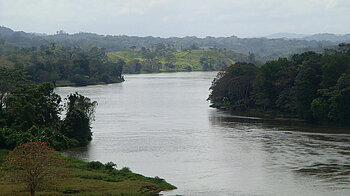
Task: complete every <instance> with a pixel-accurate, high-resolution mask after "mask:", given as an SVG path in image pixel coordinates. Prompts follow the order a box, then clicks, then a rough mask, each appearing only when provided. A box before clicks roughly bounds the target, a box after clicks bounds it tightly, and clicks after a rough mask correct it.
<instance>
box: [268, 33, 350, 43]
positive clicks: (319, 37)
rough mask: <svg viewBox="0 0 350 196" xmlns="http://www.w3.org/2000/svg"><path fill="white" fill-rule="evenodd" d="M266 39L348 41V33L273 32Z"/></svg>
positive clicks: (349, 36) (349, 38) (349, 40)
mask: <svg viewBox="0 0 350 196" xmlns="http://www.w3.org/2000/svg"><path fill="white" fill-rule="evenodd" d="M265 38H268V39H297V40H306V41H329V42H336V43H339V42H350V34H343V35H337V34H332V33H319V34H314V35H306V34H296V33H275V34H271V35H267V36H265Z"/></svg>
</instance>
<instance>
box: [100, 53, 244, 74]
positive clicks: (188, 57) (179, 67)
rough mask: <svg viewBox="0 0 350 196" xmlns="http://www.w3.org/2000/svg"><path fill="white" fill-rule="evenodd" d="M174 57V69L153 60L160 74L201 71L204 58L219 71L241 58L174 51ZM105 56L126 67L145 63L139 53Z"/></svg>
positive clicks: (233, 55)
mask: <svg viewBox="0 0 350 196" xmlns="http://www.w3.org/2000/svg"><path fill="white" fill-rule="evenodd" d="M172 54H173V56H174V57H175V58H174V59H173V60H172V64H173V65H174V68H168V67H166V65H165V64H166V58H165V57H162V56H161V57H159V56H156V57H155V58H154V59H155V60H156V61H158V62H160V63H161V64H162V67H161V68H160V69H159V71H160V72H166V71H203V65H202V64H201V61H200V59H201V58H206V59H210V60H211V62H212V64H213V69H214V70H221V68H223V67H225V66H228V65H231V64H234V63H235V59H238V58H243V57H241V56H240V54H237V53H233V52H222V51H219V50H201V49H198V50H187V51H176V52H172ZM107 56H108V57H109V59H110V60H112V61H117V60H118V59H121V60H123V61H125V62H126V63H127V64H126V66H128V62H131V61H135V60H138V61H140V62H141V63H142V62H145V61H146V59H144V58H143V56H142V52H141V51H133V50H123V51H119V52H109V53H107Z"/></svg>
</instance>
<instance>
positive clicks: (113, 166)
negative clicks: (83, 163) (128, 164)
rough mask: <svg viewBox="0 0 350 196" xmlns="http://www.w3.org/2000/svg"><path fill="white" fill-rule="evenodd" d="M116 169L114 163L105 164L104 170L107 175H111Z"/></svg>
mask: <svg viewBox="0 0 350 196" xmlns="http://www.w3.org/2000/svg"><path fill="white" fill-rule="evenodd" d="M116 168H117V164H115V163H113V162H111V161H110V162H108V163H106V164H105V169H106V170H107V171H108V172H109V173H112V172H113V171H114V170H115V169H116Z"/></svg>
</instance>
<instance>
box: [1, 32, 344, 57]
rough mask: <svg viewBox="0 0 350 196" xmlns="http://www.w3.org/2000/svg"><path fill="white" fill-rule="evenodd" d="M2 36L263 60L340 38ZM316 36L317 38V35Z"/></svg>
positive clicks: (22, 41)
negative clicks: (213, 51)
mask: <svg viewBox="0 0 350 196" xmlns="http://www.w3.org/2000/svg"><path fill="white" fill-rule="evenodd" d="M0 39H2V40H4V41H5V42H7V43H10V44H14V45H17V46H40V45H49V44H50V43H57V44H60V45H65V46H73V47H82V48H86V47H92V46H96V47H102V48H106V49H107V51H110V52H116V51H121V50H124V49H129V48H130V47H136V48H138V49H140V48H142V47H145V48H152V47H153V46H154V45H156V44H158V43H162V44H165V45H167V44H169V45H173V46H174V47H175V48H176V49H177V50H180V49H183V48H188V47H190V46H192V45H193V44H195V45H197V46H198V47H201V48H208V47H216V48H220V49H227V50H233V51H235V52H237V53H242V54H245V55H248V54H249V53H254V54H255V55H256V56H257V57H259V58H260V59H262V60H263V61H268V60H273V59H276V58H278V57H281V56H288V55H291V54H293V53H301V52H304V51H308V50H312V51H316V52H322V51H323V49H324V48H325V47H330V46H334V45H337V44H338V43H339V40H338V41H337V40H335V41H334V42H333V39H332V40H327V39H323V40H319V39H318V38H317V40H318V41H315V40H314V39H309V40H301V39H298V40H297V39H292V40H286V39H267V38H238V37H236V36H230V37H209V36H208V37H205V38H198V37H194V36H187V37H170V38H160V37H152V36H148V37H137V36H125V35H118V36H114V35H113V36H112V35H98V34H94V33H76V34H68V33H65V32H64V31H58V32H57V34H55V35H38V34H34V33H25V32H22V31H13V30H11V29H9V28H6V27H0ZM315 39H316V38H315Z"/></svg>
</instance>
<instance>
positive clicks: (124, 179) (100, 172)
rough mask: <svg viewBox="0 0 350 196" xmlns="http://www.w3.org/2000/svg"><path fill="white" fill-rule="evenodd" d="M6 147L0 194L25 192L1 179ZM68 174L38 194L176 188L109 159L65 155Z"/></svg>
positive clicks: (133, 192) (21, 186) (123, 192)
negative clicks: (101, 160) (100, 159)
mask: <svg viewBox="0 0 350 196" xmlns="http://www.w3.org/2000/svg"><path fill="white" fill-rule="evenodd" d="M7 153H8V150H4V149H0V195H28V192H27V190H26V186H25V184H24V183H15V184H14V183H13V182H10V181H7V180H4V179H5V178H6V177H7V176H8V175H9V172H12V171H10V170H4V168H2V165H3V163H4V160H5V158H6V156H7ZM66 162H67V166H65V169H66V170H67V171H69V174H70V175H69V176H66V177H64V178H63V179H61V180H60V181H59V182H57V183H56V184H54V186H51V187H46V188H45V189H39V191H38V192H37V193H38V194H39V195H66V194H74V195H133V196H135V195H157V193H158V192H160V191H166V190H172V189H176V187H175V186H173V185H171V184H169V183H167V182H166V181H165V180H164V179H161V178H159V177H154V178H151V177H145V176H142V175H140V174H136V173H133V172H132V171H130V169H129V168H121V169H116V167H115V166H113V164H112V163H111V162H109V163H106V164H102V163H100V162H98V161H93V162H84V161H80V160H77V159H73V158H66Z"/></svg>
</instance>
